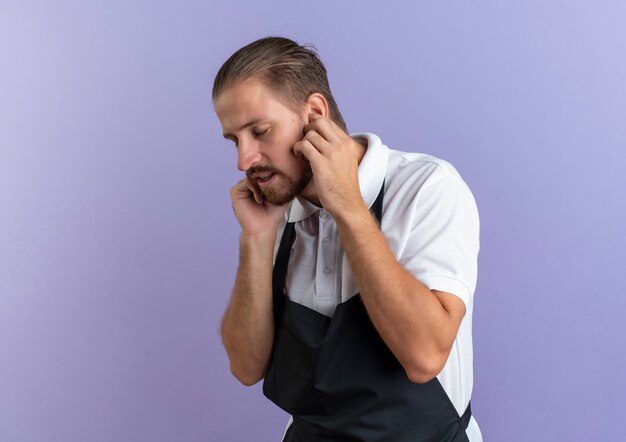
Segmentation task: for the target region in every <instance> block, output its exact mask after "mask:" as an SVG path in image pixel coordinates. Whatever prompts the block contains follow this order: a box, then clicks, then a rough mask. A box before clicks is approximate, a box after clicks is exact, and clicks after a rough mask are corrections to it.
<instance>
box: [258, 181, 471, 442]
mask: <svg viewBox="0 0 626 442" xmlns="http://www.w3.org/2000/svg"><path fill="white" fill-rule="evenodd" d="M383 194H384V183H383V186H382V188H381V190H380V193H379V194H378V197H377V198H376V201H375V202H374V204H373V206H372V209H371V210H372V212H373V213H374V215H375V216H376V218H377V219H378V221H379V223H380V221H381V218H382V203H383ZM295 237H296V234H295V228H294V223H287V225H286V227H285V230H284V233H283V236H282V239H281V243H280V246H279V249H278V254H277V256H276V262H275V264H274V273H273V281H272V285H273V292H274V293H273V298H274V301H273V302H274V324H275V330H274V346H273V350H272V355H271V359H270V363H269V366H268V369H267V373H266V374H265V380H264V382H263V393H264V394H265V396H267V397H268V398H269V399H270V400H271V401H273V402H274V403H275V404H276V405H278V406H279V407H280V408H282V409H283V410H285V411H286V412H287V413H289V414H291V415H292V416H293V422H292V424H291V425H290V427H289V429H288V430H287V433H286V434H285V438H284V439H283V442H324V441H341V442H349V441H367V442H370V441H372V442H373V441H376V442H378V441H389V442H404V441H406V442H409V441H410V442H416V441H432V442H448V441H449V442H461V441H468V438H467V435H466V433H465V429H466V428H467V425H468V423H469V420H470V416H471V411H470V407H469V406H468V407H467V410H466V411H465V413H464V414H463V416H462V417H459V414H458V413H457V411H456V409H455V408H454V406H453V404H452V402H451V401H450V399H449V397H448V395H447V394H446V392H445V391H444V389H443V387H442V386H441V384H440V383H439V380H438V379H437V378H434V379H432V380H431V381H429V382H426V383H424V384H415V383H413V382H411V381H410V380H409V378H408V377H407V375H406V372H405V371H404V368H403V367H402V365H401V364H400V363H399V362H398V360H397V359H396V357H395V356H394V355H393V353H391V351H390V350H389V348H388V347H387V345H386V344H385V343H384V341H383V340H382V339H381V337H380V336H379V334H378V332H377V331H376V329H375V328H374V326H373V324H372V323H371V320H370V318H369V316H368V315H367V312H366V310H365V307H364V306H363V302H362V301H361V297H360V295H359V294H356V295H354V296H353V297H352V298H350V299H349V300H348V301H345V302H342V303H340V304H339V305H338V306H337V308H336V310H335V314H334V315H333V317H332V318H331V317H328V316H325V315H323V314H321V313H319V312H317V311H315V310H313V309H310V308H308V307H306V306H303V305H301V304H298V303H296V302H293V301H291V300H290V299H289V298H288V296H287V295H286V294H285V293H284V287H285V278H286V276H287V264H288V263H289V255H290V252H291V247H292V244H293V242H294V240H295Z"/></svg>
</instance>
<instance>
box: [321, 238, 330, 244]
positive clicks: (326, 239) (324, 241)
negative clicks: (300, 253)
mask: <svg viewBox="0 0 626 442" xmlns="http://www.w3.org/2000/svg"><path fill="white" fill-rule="evenodd" d="M329 242H330V238H329V237H327V236H325V237H324V239H323V240H322V244H324V245H328V243H329Z"/></svg>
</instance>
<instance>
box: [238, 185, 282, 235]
mask: <svg viewBox="0 0 626 442" xmlns="http://www.w3.org/2000/svg"><path fill="white" fill-rule="evenodd" d="M230 197H231V199H232V202H233V210H234V211H235V216H236V217H237V221H239V224H240V225H241V229H242V233H243V235H245V236H257V235H259V234H265V233H268V234H275V233H276V230H277V228H278V225H279V224H280V221H281V219H282V218H283V216H284V215H285V211H286V210H287V204H285V205H284V206H275V205H273V204H271V203H270V202H268V201H266V200H265V199H264V198H263V195H262V194H261V191H260V190H259V189H258V188H257V187H256V186H255V185H254V184H253V183H252V182H251V181H250V180H249V179H248V178H245V179H243V180H241V181H239V182H238V183H237V184H236V185H235V186H234V187H233V188H232V189H231V190H230Z"/></svg>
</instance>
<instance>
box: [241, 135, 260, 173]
mask: <svg viewBox="0 0 626 442" xmlns="http://www.w3.org/2000/svg"><path fill="white" fill-rule="evenodd" d="M261 157H262V155H261V151H260V149H259V146H258V145H257V143H255V142H244V141H243V140H240V141H239V145H238V146H237V169H239V170H240V171H242V172H245V171H246V170H248V169H249V168H250V167H252V166H253V165H255V164H256V163H258V162H259V161H261Z"/></svg>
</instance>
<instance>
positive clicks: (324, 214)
mask: <svg viewBox="0 0 626 442" xmlns="http://www.w3.org/2000/svg"><path fill="white" fill-rule="evenodd" d="M320 218H324V219H326V218H328V213H326V211H325V210H324V209H322V210H320Z"/></svg>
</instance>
